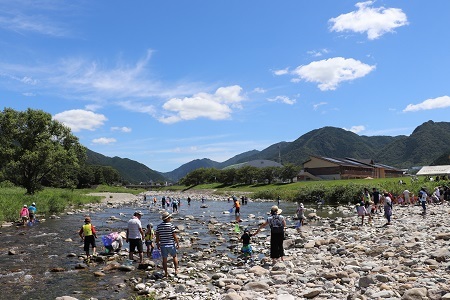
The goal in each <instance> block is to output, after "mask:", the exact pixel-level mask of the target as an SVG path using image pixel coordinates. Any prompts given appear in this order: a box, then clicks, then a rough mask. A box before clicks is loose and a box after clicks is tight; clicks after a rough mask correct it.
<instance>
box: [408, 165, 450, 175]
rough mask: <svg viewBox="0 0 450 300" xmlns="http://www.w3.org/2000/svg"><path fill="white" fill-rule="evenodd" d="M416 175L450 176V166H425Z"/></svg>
mask: <svg viewBox="0 0 450 300" xmlns="http://www.w3.org/2000/svg"><path fill="white" fill-rule="evenodd" d="M416 175H450V165H446V166H425V167H422V169H420V170H419V172H417V174H416Z"/></svg>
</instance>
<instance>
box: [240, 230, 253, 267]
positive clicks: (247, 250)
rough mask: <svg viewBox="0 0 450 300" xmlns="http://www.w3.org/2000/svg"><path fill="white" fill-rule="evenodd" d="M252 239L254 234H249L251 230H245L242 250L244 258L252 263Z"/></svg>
mask: <svg viewBox="0 0 450 300" xmlns="http://www.w3.org/2000/svg"><path fill="white" fill-rule="evenodd" d="M251 237H252V234H251V233H250V232H249V230H248V229H247V228H246V229H244V234H243V235H242V236H241V238H240V241H241V242H242V248H241V252H242V254H244V258H245V260H246V261H247V259H248V258H250V260H251V261H252V253H253V250H252V246H251V245H250V239H251Z"/></svg>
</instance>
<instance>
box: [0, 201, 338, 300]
mask: <svg viewBox="0 0 450 300" xmlns="http://www.w3.org/2000/svg"><path fill="white" fill-rule="evenodd" d="M181 202H182V205H181V206H180V209H179V213H178V214H176V215H174V217H173V220H172V223H173V224H174V225H175V226H176V225H179V224H182V225H184V226H186V225H187V229H186V231H188V232H192V233H193V232H196V233H198V236H199V237H200V241H199V243H198V245H197V247H200V248H201V247H207V246H208V244H209V243H210V242H211V241H213V240H215V239H216V236H215V235H210V234H208V229H207V226H206V225H205V223H204V222H207V221H208V220H210V219H212V218H213V219H216V220H217V221H218V222H219V223H225V224H226V223H229V224H230V228H231V227H234V226H235V225H234V224H235V220H236V219H235V218H236V217H235V215H234V213H231V214H228V213H224V212H228V211H229V210H230V209H231V207H232V202H227V201H208V200H206V201H205V203H201V201H198V200H193V201H192V202H191V205H190V206H188V205H187V202H186V201H185V200H184V199H182V200H181ZM157 204H158V205H159V204H160V200H159V199H158V202H157ZM202 204H203V205H206V206H208V207H206V208H201V205H202ZM274 204H276V203H274V202H249V203H248V204H247V205H242V206H241V220H242V222H241V223H240V225H241V226H242V227H249V228H255V229H256V227H257V225H258V222H259V221H260V220H261V219H263V218H265V217H266V216H267V212H268V211H269V210H270V207H271V206H272V205H274ZM280 208H282V209H283V213H282V214H283V215H284V216H287V217H291V216H293V215H294V213H295V210H296V205H295V204H294V203H281V204H280ZM138 209H139V210H142V211H143V212H144V216H143V217H142V219H141V221H142V225H143V226H144V227H145V225H146V224H148V223H153V224H154V226H156V225H157V224H158V223H159V222H161V220H160V219H159V216H160V214H159V209H156V208H152V205H151V204H150V205H149V203H148V202H144V201H142V202H140V203H137V204H134V205H127V206H120V207H116V208H105V209H102V210H97V211H95V212H90V213H89V215H90V216H91V218H92V223H93V225H95V226H96V228H97V231H98V233H97V235H98V237H99V238H98V239H97V251H98V252H101V251H102V248H103V247H102V243H101V238H100V237H101V236H102V235H105V234H108V233H109V232H111V231H119V232H120V231H124V230H126V222H127V221H128V219H129V218H130V216H131V215H132V214H133V212H134V211H135V210H138ZM306 212H307V213H308V206H307V207H306ZM85 214H86V213H85V212H82V211H79V212H74V213H73V214H64V215H61V216H60V218H56V219H51V218H47V219H46V221H45V222H40V223H37V224H36V225H33V226H12V227H3V228H0V238H1V243H0V266H1V267H0V284H1V286H2V290H1V295H0V299H27V300H30V299H55V298H56V297H59V296H64V295H71V296H73V297H76V298H78V299H89V298H91V297H94V298H98V299H120V298H125V299H131V296H132V295H134V294H133V291H132V289H131V288H130V287H129V286H128V285H127V286H124V287H121V288H118V287H117V286H118V284H121V283H124V280H125V279H126V278H129V275H127V274H126V273H123V272H121V271H112V272H108V273H107V274H108V275H107V276H103V277H95V276H94V275H93V272H95V271H99V270H101V268H102V266H101V265H97V264H93V265H92V266H91V265H90V266H89V268H88V269H82V270H77V269H75V266H76V265H77V264H79V263H80V262H82V259H81V258H79V257H78V256H80V255H82V254H83V244H82V242H81V239H80V237H79V236H78V231H79V229H80V227H81V225H83V220H84V215H85ZM249 214H254V215H255V216H256V218H255V219H251V220H248V219H247V216H248V215H249ZM317 214H318V215H320V214H322V217H333V216H335V215H334V213H333V215H331V214H330V212H329V210H327V209H324V210H317ZM111 216H115V217H116V218H118V219H119V220H117V221H114V222H112V221H111ZM185 216H194V218H195V220H196V221H194V222H189V221H186V220H187V219H186V218H185ZM294 225H295V221H294V220H291V219H290V218H288V226H294ZM225 235H226V233H224V236H225ZM227 246H228V245H223V246H222V247H216V249H217V250H218V251H222V250H223V251H227V249H228V248H227ZM124 247H125V248H128V245H127V244H126V243H125V245H124ZM190 251H194V249H180V265H181V266H182V265H183V255H186V254H188V253H189V252H190ZM69 253H75V254H77V256H75V257H68V254H69ZM123 261H124V262H125V261H126V257H124V258H123ZM53 268H62V269H63V271H62V272H52V271H51V270H52V269H53ZM134 272H136V273H135V274H133V276H136V277H145V271H141V270H136V271H134Z"/></svg>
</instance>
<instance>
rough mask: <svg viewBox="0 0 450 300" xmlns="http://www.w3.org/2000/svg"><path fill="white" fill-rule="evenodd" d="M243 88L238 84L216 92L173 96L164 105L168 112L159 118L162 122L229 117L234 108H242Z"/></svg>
mask: <svg viewBox="0 0 450 300" xmlns="http://www.w3.org/2000/svg"><path fill="white" fill-rule="evenodd" d="M241 92H242V88H241V87H240V86H238V85H233V86H227V87H221V88H218V89H217V90H216V92H215V93H214V94H209V93H197V94H195V95H193V96H192V97H185V98H172V99H170V100H168V101H167V102H166V103H164V105H163V109H164V110H166V112H167V114H166V115H164V116H163V117H160V118H159V121H161V122H162V123H176V122H180V121H186V120H194V119H197V118H202V117H203V118H208V119H211V120H224V119H229V118H230V117H231V114H232V112H233V108H241V101H243V100H244V97H243V96H242V95H241Z"/></svg>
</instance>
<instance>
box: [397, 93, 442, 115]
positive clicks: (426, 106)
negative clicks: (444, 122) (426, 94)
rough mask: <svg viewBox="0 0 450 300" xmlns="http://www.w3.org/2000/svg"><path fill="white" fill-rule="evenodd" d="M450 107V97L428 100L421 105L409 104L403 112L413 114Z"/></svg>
mask: <svg viewBox="0 0 450 300" xmlns="http://www.w3.org/2000/svg"><path fill="white" fill-rule="evenodd" d="M447 107H450V97H449V96H442V97H437V98H434V99H427V100H425V101H423V102H422V103H419V104H408V106H406V108H405V109H404V110H403V112H412V111H419V110H430V109H439V108H447Z"/></svg>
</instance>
